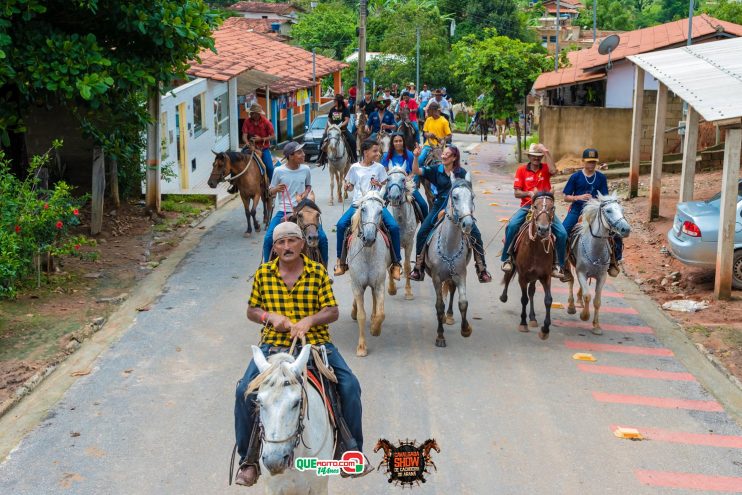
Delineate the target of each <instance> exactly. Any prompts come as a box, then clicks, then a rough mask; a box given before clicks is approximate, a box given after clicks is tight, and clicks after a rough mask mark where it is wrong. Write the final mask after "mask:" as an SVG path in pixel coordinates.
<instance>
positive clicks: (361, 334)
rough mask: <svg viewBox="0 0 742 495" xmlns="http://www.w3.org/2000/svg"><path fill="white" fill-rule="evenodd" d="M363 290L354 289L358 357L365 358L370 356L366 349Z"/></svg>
mask: <svg viewBox="0 0 742 495" xmlns="http://www.w3.org/2000/svg"><path fill="white" fill-rule="evenodd" d="M363 292H364V290H363V289H362V288H358V287H353V309H355V310H356V319H357V321H358V347H356V356H358V357H364V356H367V355H368V349H367V348H366V310H365V308H364V307H363Z"/></svg>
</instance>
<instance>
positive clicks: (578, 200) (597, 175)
mask: <svg viewBox="0 0 742 495" xmlns="http://www.w3.org/2000/svg"><path fill="white" fill-rule="evenodd" d="M597 164H598V150H596V149H593V148H588V149H586V150H585V151H583V152H582V170H580V171H579V172H575V173H574V174H572V175H571V176H570V178H569V180H568V181H567V184H566V185H565V186H564V200H565V201H566V202H567V203H572V204H571V205H570V207H569V211H568V212H567V216H566V217H564V222H563V223H562V224H563V225H564V228H565V230H566V231H567V234H569V235H571V234H572V228H573V227H574V226H575V225H576V224H577V222H578V220H579V219H580V214H582V209H583V208H584V206H585V202H586V201H589V200H590V199H592V198H597V197H598V193H600V194H602V195H604V196H608V180H607V179H606V177H605V175H604V174H602V173H601V172H598V171H597V170H595V168H596V166H597ZM612 246H613V249H612V250H611V254H612V255H611V261H610V266H609V267H608V275H610V276H611V277H616V276H618V273H619V270H618V262H619V261H621V258H622V254H623V238H622V237H621V236H620V235H619V234H613V243H612Z"/></svg>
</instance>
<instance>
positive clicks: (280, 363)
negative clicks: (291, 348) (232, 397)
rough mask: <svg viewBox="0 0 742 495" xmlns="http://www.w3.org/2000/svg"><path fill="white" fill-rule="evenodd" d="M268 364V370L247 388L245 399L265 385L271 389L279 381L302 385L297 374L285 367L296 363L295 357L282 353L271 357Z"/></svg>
mask: <svg viewBox="0 0 742 495" xmlns="http://www.w3.org/2000/svg"><path fill="white" fill-rule="evenodd" d="M268 362H269V363H270V366H269V367H268V369H266V370H265V371H263V372H262V373H260V374H259V375H258V376H256V377H255V378H253V380H252V381H251V382H250V384H249V385H248V386H247V390H246V391H245V397H247V396H248V395H250V394H252V393H253V392H255V391H257V390H258V389H259V388H260V387H261V386H262V385H263V384H267V385H268V386H269V387H270V386H273V385H274V384H275V383H277V382H279V381H280V382H285V381H288V382H289V383H290V384H291V385H297V384H299V383H301V382H300V381H299V377H298V376H297V375H296V373H294V372H293V371H291V370H290V369H289V367H288V366H284V364H286V365H288V364H291V363H293V362H294V357H293V356H291V355H289V354H287V353H284V352H282V353H279V354H274V355H272V356H270V357H269V358H268Z"/></svg>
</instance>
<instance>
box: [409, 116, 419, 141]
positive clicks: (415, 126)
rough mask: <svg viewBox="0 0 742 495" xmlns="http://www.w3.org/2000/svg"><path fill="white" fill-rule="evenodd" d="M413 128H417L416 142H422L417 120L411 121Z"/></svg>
mask: <svg viewBox="0 0 742 495" xmlns="http://www.w3.org/2000/svg"><path fill="white" fill-rule="evenodd" d="M410 123H411V124H412V127H414V128H415V142H416V143H419V142H420V126H419V125H418V123H417V120H414V121H411V122H410Z"/></svg>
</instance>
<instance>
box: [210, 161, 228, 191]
mask: <svg viewBox="0 0 742 495" xmlns="http://www.w3.org/2000/svg"><path fill="white" fill-rule="evenodd" d="M215 155H216V156H215V157H214V163H213V164H212V165H211V174H209V180H208V181H207V182H206V183H207V184H208V185H209V187H210V188H212V189H215V188H216V186H217V185H219V183H220V182H223V181H224V178H225V177H226V176H227V175H229V170H230V168H231V165H232V163H231V162H232V161H231V159H230V156H229V153H224V152H222V153H215Z"/></svg>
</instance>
